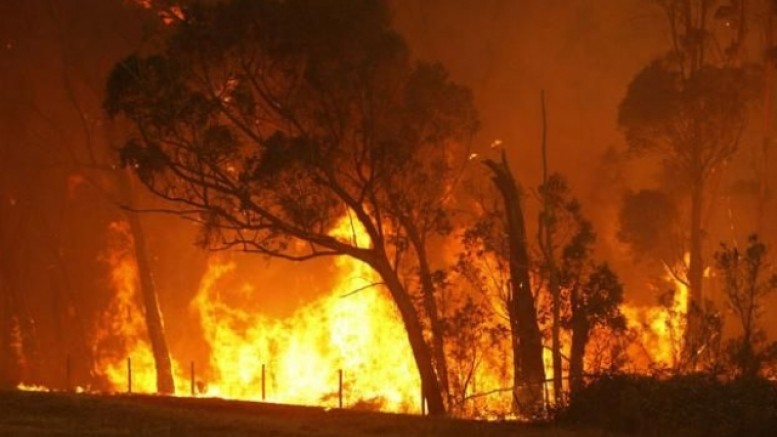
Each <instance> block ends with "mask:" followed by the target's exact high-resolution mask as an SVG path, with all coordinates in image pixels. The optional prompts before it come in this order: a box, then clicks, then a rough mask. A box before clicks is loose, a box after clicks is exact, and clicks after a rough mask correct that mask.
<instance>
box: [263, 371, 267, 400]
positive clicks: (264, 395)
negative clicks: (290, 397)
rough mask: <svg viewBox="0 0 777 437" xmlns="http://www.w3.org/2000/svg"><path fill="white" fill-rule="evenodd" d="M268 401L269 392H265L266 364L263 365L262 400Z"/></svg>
mask: <svg viewBox="0 0 777 437" xmlns="http://www.w3.org/2000/svg"><path fill="white" fill-rule="evenodd" d="M265 399H267V392H266V390H265V382H264V364H262V400H265Z"/></svg>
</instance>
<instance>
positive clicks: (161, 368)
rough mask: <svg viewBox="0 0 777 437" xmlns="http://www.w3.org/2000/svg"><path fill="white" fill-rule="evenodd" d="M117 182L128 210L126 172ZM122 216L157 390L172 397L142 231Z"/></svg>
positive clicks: (136, 221)
mask: <svg viewBox="0 0 777 437" xmlns="http://www.w3.org/2000/svg"><path fill="white" fill-rule="evenodd" d="M117 180H118V183H119V192H120V195H121V197H122V200H123V202H122V203H123V204H125V205H127V206H129V207H131V206H132V205H133V196H132V186H131V180H130V176H129V173H127V170H118V171H117ZM126 217H127V221H128V222H129V225H130V232H131V233H132V238H133V240H134V243H135V245H134V246H135V259H136V260H137V264H138V277H139V278H138V279H139V282H140V284H139V285H140V293H141V295H142V298H143V305H144V309H145V311H144V314H145V317H146V328H147V330H148V338H149V341H150V342H151V351H152V353H153V355H154V363H155V365H156V384H157V391H158V392H159V393H163V394H173V393H175V384H174V381H173V371H172V364H171V362H170V351H169V349H168V347H167V339H166V337H165V328H164V322H163V321H162V311H161V309H160V308H159V300H158V298H157V291H156V286H155V284H154V278H153V276H152V275H151V265H150V263H149V259H148V248H147V246H146V237H145V233H144V232H143V227H142V225H141V223H140V218H139V217H138V215H137V214H136V213H133V212H131V211H130V212H127V214H126Z"/></svg>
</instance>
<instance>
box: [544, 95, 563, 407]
mask: <svg viewBox="0 0 777 437" xmlns="http://www.w3.org/2000/svg"><path fill="white" fill-rule="evenodd" d="M540 99H541V104H542V185H543V187H545V194H544V195H543V199H542V204H543V206H542V215H541V217H540V233H541V235H540V246H541V247H542V252H543V254H544V255H545V267H546V269H547V274H548V290H549V291H550V297H551V314H552V325H551V355H552V360H553V399H554V401H555V403H556V405H560V404H561V391H562V381H561V377H562V373H561V372H562V370H561V288H560V287H559V281H558V272H557V270H556V258H555V255H554V254H553V237H554V233H555V224H554V223H555V218H554V215H555V214H554V212H553V208H552V207H551V205H550V202H549V201H548V200H549V199H548V192H547V190H548V189H549V187H548V140H547V137H548V121H547V115H546V112H545V91H542V93H541V95H540Z"/></svg>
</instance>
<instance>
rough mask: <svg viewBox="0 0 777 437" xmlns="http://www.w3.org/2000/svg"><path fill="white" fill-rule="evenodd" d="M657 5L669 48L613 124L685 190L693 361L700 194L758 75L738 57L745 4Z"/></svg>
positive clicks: (691, 358) (632, 88) (675, 0)
mask: <svg viewBox="0 0 777 437" xmlns="http://www.w3.org/2000/svg"><path fill="white" fill-rule="evenodd" d="M657 3H658V4H659V5H660V7H661V8H662V9H663V11H664V12H665V13H666V17H667V23H668V25H669V30H670V33H671V41H672V44H673V45H672V48H671V49H670V51H669V53H668V54H667V55H666V56H665V57H663V58H662V59H659V60H656V61H653V62H651V63H650V64H649V65H647V66H646V67H645V68H643V69H642V71H640V72H639V73H638V74H637V75H636V76H635V78H634V79H633V81H632V82H631V84H630V85H629V88H628V91H627V93H626V96H625V97H624V99H623V101H622V102H621V104H620V108H619V114H618V124H619V125H620V127H621V128H622V129H623V130H624V132H625V134H626V140H627V142H628V144H629V147H630V148H631V149H632V150H633V151H636V152H653V153H657V154H659V155H661V156H662V157H664V164H665V165H666V166H667V167H668V168H669V169H670V170H671V171H672V173H673V174H675V175H676V176H677V177H680V178H681V182H682V183H683V185H684V188H685V189H686V190H687V191H688V192H689V193H690V194H689V201H690V202H689V203H690V205H689V207H690V208H689V209H690V219H689V220H688V228H687V230H688V231H687V235H686V239H687V243H688V251H689V253H690V261H689V264H688V268H687V275H686V276H687V283H688V285H689V288H690V293H689V311H688V327H687V330H686V341H685V347H686V353H685V355H686V360H687V361H688V363H689V364H690V365H693V363H694V362H695V361H696V354H697V351H698V350H699V349H700V348H701V347H702V345H701V344H700V342H701V339H700V334H699V332H700V330H701V329H700V325H701V321H700V319H701V315H700V313H701V302H702V297H703V293H702V285H703V274H704V261H703V254H704V250H703V248H704V241H703V240H704V229H703V213H704V209H705V201H704V200H705V196H706V191H707V188H708V185H709V183H710V181H711V179H712V178H713V177H715V176H716V175H718V174H719V173H720V170H721V168H722V166H723V165H724V164H725V163H726V162H727V161H728V160H729V159H730V158H731V157H732V155H733V154H734V153H735V152H736V151H737V148H738V146H739V142H740V138H741V136H742V132H743V129H744V127H745V125H746V122H747V115H748V105H749V104H750V103H751V102H752V101H753V99H754V98H755V97H756V95H757V93H756V90H757V87H756V86H755V84H757V83H758V80H757V75H756V74H754V69H753V68H751V67H749V66H747V65H745V64H743V63H742V62H741V56H740V52H741V47H742V44H743V42H744V37H745V27H744V26H745V22H744V20H743V19H740V16H742V17H743V14H744V9H743V8H744V7H745V6H744V5H745V3H746V2H735V3H736V5H737V6H731V5H724V4H722V3H725V2H720V3H721V4H720V5H717V3H718V2H712V1H709V0H661V1H657ZM715 19H725V20H727V21H726V25H727V26H726V27H727V28H729V30H728V31H725V32H723V33H721V34H720V35H716V33H715V32H714V26H713V25H714V23H715ZM720 48H723V50H720Z"/></svg>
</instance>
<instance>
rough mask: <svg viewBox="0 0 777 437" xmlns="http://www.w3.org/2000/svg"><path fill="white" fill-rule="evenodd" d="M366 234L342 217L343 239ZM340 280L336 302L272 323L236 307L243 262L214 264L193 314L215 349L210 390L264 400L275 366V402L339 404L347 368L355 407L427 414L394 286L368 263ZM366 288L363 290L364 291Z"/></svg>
mask: <svg viewBox="0 0 777 437" xmlns="http://www.w3.org/2000/svg"><path fill="white" fill-rule="evenodd" d="M352 232H355V237H356V238H358V239H359V241H364V240H366V238H365V236H364V235H365V234H364V233H363V231H361V230H355V229H351V224H350V223H349V221H347V220H342V221H341V222H340V223H339V225H338V226H337V228H336V229H335V230H333V231H332V234H333V235H335V236H337V237H339V238H349V237H346V236H348V235H351V234H352ZM335 268H336V274H337V275H338V277H339V278H341V279H340V281H339V282H338V283H337V285H336V286H335V287H334V288H333V289H332V291H331V293H330V294H329V295H328V296H325V297H323V298H320V299H318V300H316V301H314V302H311V303H309V304H307V305H305V306H303V307H302V308H300V309H299V310H297V311H296V312H295V313H294V314H293V315H292V316H290V317H288V318H286V319H272V318H269V317H266V316H263V315H261V314H256V313H255V312H250V311H246V310H244V309H241V308H237V307H235V306H232V305H230V303H229V300H230V296H232V295H234V294H235V293H236V292H239V293H242V294H248V295H249V296H250V294H251V293H252V292H253V291H254V290H255V289H254V287H253V286H252V285H250V284H245V285H244V286H243V288H242V289H241V290H234V289H233V290H229V289H225V286H224V284H223V281H220V280H221V279H223V278H225V276H226V275H228V274H229V273H230V271H232V270H233V269H234V264H231V263H223V262H221V261H219V260H217V259H213V260H211V262H210V265H209V267H208V270H207V273H206V274H205V276H204V277H203V279H202V282H201V285H200V290H199V293H198V294H197V296H196V297H195V299H194V300H193V301H192V304H191V308H192V310H193V311H194V312H195V313H196V314H197V315H198V316H199V319H200V322H201V324H202V328H203V332H204V333H205V338H206V341H207V342H208V344H209V346H210V363H209V364H210V370H211V375H210V376H211V377H210V378H209V381H208V383H207V387H206V388H205V393H206V394H208V395H212V396H225V397H229V398H239V399H261V387H262V381H261V378H262V365H265V372H266V373H265V374H266V381H265V386H266V394H267V399H268V400H270V401H273V402H282V403H294V404H315V405H328V406H336V405H338V401H337V399H338V391H339V383H338V371H339V370H343V372H344V378H343V379H344V382H343V386H344V387H343V398H344V399H343V403H344V405H345V406H360V407H364V408H380V409H382V410H388V411H397V412H411V411H418V409H419V408H420V405H419V404H420V401H419V399H420V392H421V389H420V380H419V377H418V372H417V370H416V369H415V366H414V361H413V356H412V353H411V350H410V346H409V344H408V340H407V335H406V334H405V331H404V327H403V326H402V323H401V321H400V319H399V317H398V315H397V313H396V310H395V308H394V305H393V303H392V301H391V300H390V299H389V297H388V296H387V295H386V292H385V290H383V289H381V288H380V287H377V286H372V285H373V284H376V283H378V282H379V279H378V278H377V277H376V275H375V273H374V272H373V271H372V269H371V268H369V267H368V266H367V265H365V264H363V263H361V262H359V261H356V260H353V259H352V258H348V257H339V258H337V259H336V260H335ZM355 290H359V291H355Z"/></svg>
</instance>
